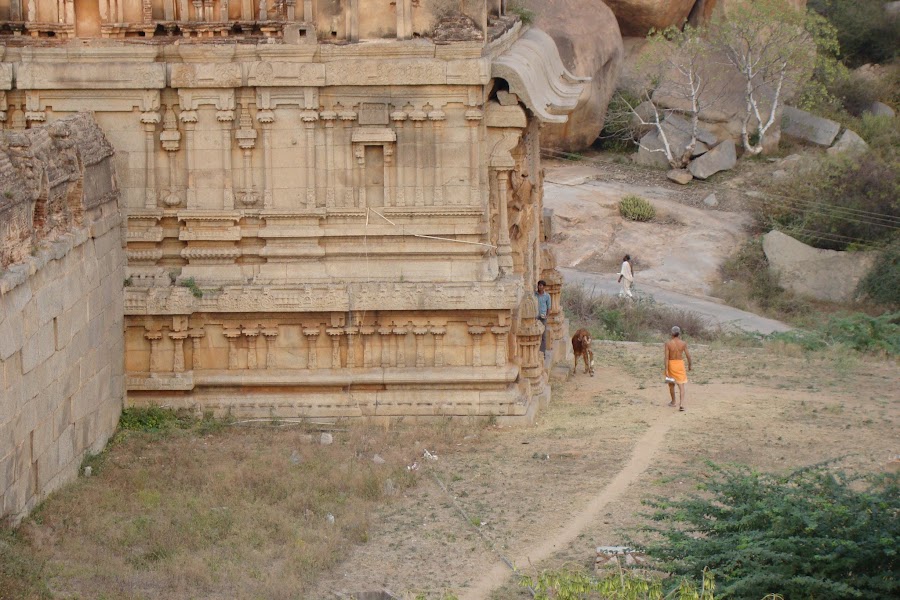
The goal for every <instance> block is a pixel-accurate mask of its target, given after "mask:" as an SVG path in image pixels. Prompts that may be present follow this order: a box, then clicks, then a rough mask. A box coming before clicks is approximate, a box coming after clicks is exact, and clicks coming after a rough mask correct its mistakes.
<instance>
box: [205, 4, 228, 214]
mask: <svg viewBox="0 0 900 600" xmlns="http://www.w3.org/2000/svg"><path fill="white" fill-rule="evenodd" d="M210 11H212V7H211V6H210ZM210 18H212V13H210ZM216 121H218V122H219V123H220V124H221V126H222V208H224V209H225V210H231V209H233V208H234V189H233V187H234V184H233V182H232V179H231V124H232V123H233V122H234V111H233V110H230V109H229V110H218V111H216Z"/></svg>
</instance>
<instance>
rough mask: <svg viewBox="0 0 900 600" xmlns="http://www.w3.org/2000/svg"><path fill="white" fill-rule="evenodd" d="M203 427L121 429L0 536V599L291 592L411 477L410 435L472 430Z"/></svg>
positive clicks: (364, 527) (416, 454) (416, 449)
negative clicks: (325, 435) (325, 441)
mask: <svg viewBox="0 0 900 600" xmlns="http://www.w3.org/2000/svg"><path fill="white" fill-rule="evenodd" d="M204 424H205V425H204ZM208 425H209V421H204V422H200V423H195V424H194V425H193V426H190V427H188V428H187V429H183V428H178V427H169V428H166V429H164V430H163V431H162V432H134V431H124V432H120V434H119V435H118V437H117V438H116V440H115V442H114V443H113V444H112V445H111V447H110V448H109V450H107V452H105V453H104V454H103V455H102V456H101V457H99V458H97V459H94V460H92V461H91V464H92V467H93V471H94V476H92V477H90V478H83V477H82V478H80V479H79V480H78V481H77V482H75V483H74V484H72V485H70V486H68V487H67V488H65V489H64V490H62V491H61V492H60V493H58V494H56V495H54V496H53V497H52V498H50V499H49V500H48V501H47V502H45V503H44V504H43V505H42V506H41V507H40V508H39V509H38V510H37V511H36V512H35V513H34V514H33V515H32V516H31V517H30V518H29V519H27V520H26V521H25V522H24V523H23V525H22V526H21V528H20V529H19V531H18V532H16V533H15V534H13V533H7V534H5V536H4V537H3V538H0V548H3V549H7V550H8V549H11V551H10V552H3V553H0V559H2V562H0V577H2V578H0V598H3V599H4V600H5V599H6V598H10V599H12V598H16V600H22V599H26V598H28V599H30V598H44V597H50V596H49V595H48V593H47V591H48V590H49V592H52V594H53V597H62V598H109V599H112V598H167V599H180V598H185V599H187V598H225V597H228V598H265V599H279V598H299V597H303V590H306V589H308V588H309V586H310V585H311V584H312V583H313V582H314V581H315V580H316V578H317V577H318V576H320V575H321V574H322V573H324V572H327V570H328V569H329V568H330V567H332V566H333V565H335V564H336V563H338V562H339V561H340V560H341V559H342V558H343V557H344V555H345V554H346V552H347V551H348V550H349V548H350V547H351V546H352V545H354V544H360V543H364V542H366V541H367V539H368V531H369V525H370V514H371V511H372V510H373V508H374V507H375V506H376V504H377V503H383V502H390V501H391V500H392V498H390V496H398V495H401V494H403V493H404V492H405V491H406V490H408V489H409V488H410V487H411V486H413V485H415V483H416V478H417V476H418V473H417V472H413V471H409V470H407V468H406V466H407V465H408V464H410V463H412V462H413V461H414V460H416V459H417V458H418V460H420V461H421V455H422V451H423V449H422V448H421V447H420V445H419V444H418V442H417V441H416V440H418V439H428V440H429V443H437V444H438V447H437V448H435V447H430V448H429V450H440V449H441V447H440V445H441V444H442V443H444V444H446V443H449V440H454V439H457V438H458V437H462V435H463V434H464V433H465V432H466V431H468V430H470V429H472V428H475V427H478V425H477V424H475V423H464V424H459V423H453V424H451V423H449V422H441V423H438V424H430V425H422V426H416V427H413V426H403V425H395V426H394V427H391V428H388V429H385V428H376V427H373V426H367V425H364V424H357V425H346V426H345V427H343V428H341V429H340V430H338V431H335V432H334V434H333V435H334V440H335V441H334V443H333V444H331V445H320V444H319V443H318V440H319V433H318V432H317V431H311V430H309V429H307V428H297V427H293V428H290V427H284V426H282V427H265V428H262V427H253V428H249V427H236V426H230V427H227V426H226V427H219V428H217V429H218V430H214V431H213V432H211V433H206V431H208V430H209V427H208ZM214 429H215V428H214ZM435 440H436V441H435ZM375 454H378V455H379V456H380V457H382V458H383V459H384V460H385V462H384V464H376V463H375V462H374V461H373V457H374V455H375ZM328 515H332V516H333V517H334V519H333V523H332V522H330V519H329V517H328ZM14 586H15V587H14ZM3 589H6V590H14V591H12V592H10V591H7V592H3V591H2V590H3ZM9 594H14V595H9Z"/></svg>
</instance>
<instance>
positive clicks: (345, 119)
mask: <svg viewBox="0 0 900 600" xmlns="http://www.w3.org/2000/svg"><path fill="white" fill-rule="evenodd" d="M342 108H343V107H342ZM336 110H337V109H336ZM337 113H338V118H339V119H340V120H341V124H342V125H343V132H344V135H343V138H344V139H343V141H342V143H341V156H343V157H344V160H343V166H344V202H343V205H344V206H346V207H348V208H349V207H353V206H356V205H357V204H356V196H355V194H354V191H353V143H352V139H353V122H354V121H356V113H355V112H354V111H352V110H337Z"/></svg>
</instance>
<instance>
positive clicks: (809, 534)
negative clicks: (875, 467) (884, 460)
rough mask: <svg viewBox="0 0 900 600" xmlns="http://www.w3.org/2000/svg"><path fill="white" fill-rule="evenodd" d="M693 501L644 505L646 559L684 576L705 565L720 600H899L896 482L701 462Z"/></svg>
mask: <svg viewBox="0 0 900 600" xmlns="http://www.w3.org/2000/svg"><path fill="white" fill-rule="evenodd" d="M709 468H710V469H711V473H710V474H709V475H707V476H706V477H705V478H704V479H705V480H704V481H703V483H702V484H701V485H700V490H701V492H702V494H695V495H691V496H689V497H687V498H684V499H680V500H674V501H670V500H667V499H662V498H658V499H656V500H652V501H650V502H648V504H649V505H650V506H651V507H652V508H654V509H655V511H654V513H653V514H652V515H650V516H651V517H652V519H653V520H654V521H656V522H658V523H661V525H657V526H652V527H649V528H648V529H649V530H650V531H654V532H656V533H658V534H659V536H660V537H659V539H658V540H657V541H656V542H653V543H651V544H650V545H649V546H648V547H647V548H646V551H647V553H648V554H649V555H650V556H652V557H654V558H656V559H658V560H659V561H660V566H661V568H663V569H665V570H667V571H669V572H671V573H674V574H676V575H680V576H684V577H691V576H693V575H695V574H696V573H699V572H700V571H702V570H703V569H704V568H706V567H708V568H709V569H710V571H711V572H712V573H713V574H714V575H715V576H716V580H717V587H718V589H717V595H720V597H721V598H748V599H749V598H753V599H756V598H759V597H760V595H761V594H763V593H766V592H770V591H777V592H779V593H781V594H784V596H785V598H790V599H791V600H794V599H813V598H814V599H815V600H846V599H848V598H867V599H868V598H896V597H897V596H898V594H900V562H898V559H897V553H898V549H900V476H898V475H897V474H891V475H882V476H879V477H870V478H866V479H864V478H861V477H850V476H847V475H845V474H843V473H834V472H831V471H830V470H828V469H827V468H826V467H825V466H823V465H818V466H814V467H809V468H806V469H801V470H799V471H796V472H793V473H790V474H788V475H786V476H778V475H771V474H764V473H759V472H756V471H753V470H751V469H750V468H748V467H743V466H733V467H722V466H718V465H714V464H712V463H710V464H709Z"/></svg>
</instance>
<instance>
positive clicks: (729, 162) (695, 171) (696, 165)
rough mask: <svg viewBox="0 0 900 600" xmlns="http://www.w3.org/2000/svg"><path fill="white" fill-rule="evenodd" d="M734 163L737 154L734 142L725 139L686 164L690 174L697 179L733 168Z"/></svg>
mask: <svg viewBox="0 0 900 600" xmlns="http://www.w3.org/2000/svg"><path fill="white" fill-rule="evenodd" d="M736 163H737V154H736V152H735V148H734V142H732V141H731V140H725V141H724V142H720V143H719V145H718V146H716V147H715V148H713V149H712V150H710V151H709V152H707V153H706V154H704V155H703V156H700V157H699V158H696V159H694V160H693V161H692V162H691V164H690V165H688V170H690V172H691V175H693V176H694V177H696V178H697V179H706V178H707V177H710V176H712V175H714V174H715V173H718V172H719V171H726V170H728V169H731V168H733V167H734V165H735V164H736Z"/></svg>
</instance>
